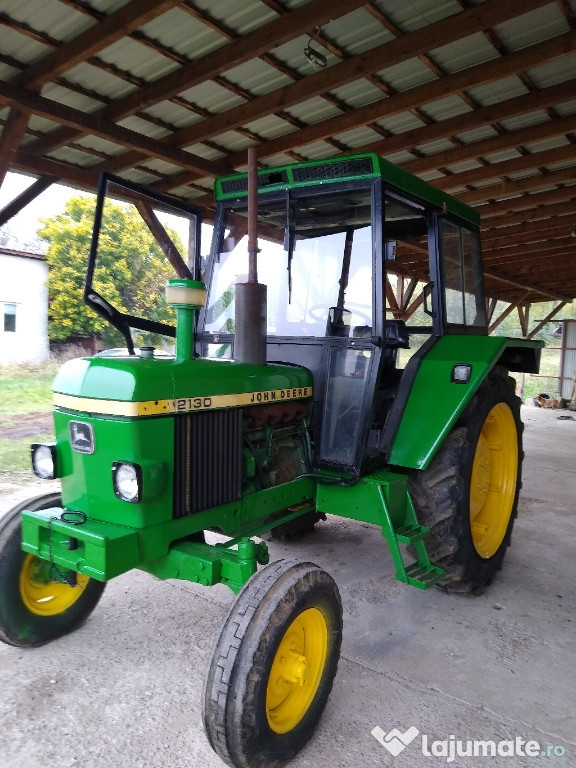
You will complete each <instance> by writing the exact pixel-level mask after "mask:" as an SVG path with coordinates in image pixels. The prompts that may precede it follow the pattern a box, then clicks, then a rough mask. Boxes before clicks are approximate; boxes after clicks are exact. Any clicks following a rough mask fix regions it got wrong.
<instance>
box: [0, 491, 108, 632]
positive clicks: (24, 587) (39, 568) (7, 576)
mask: <svg viewBox="0 0 576 768" xmlns="http://www.w3.org/2000/svg"><path fill="white" fill-rule="evenodd" d="M60 504H61V499H60V494H58V493H51V494H47V495H44V496H39V497H37V498H35V499H30V500H29V501H26V502H24V503H23V504H19V505H18V506H16V507H14V508H13V509H12V510H10V512H8V513H7V514H6V515H4V516H3V517H2V518H1V519H0V584H1V585H2V589H1V590H0V640H2V641H3V642H5V643H8V644H9V645H16V646H20V647H33V646H38V645H44V643H48V642H50V641H51V640H55V639H56V638H57V637H61V636H62V635H65V634H67V633H68V632H71V631H72V630H73V629H76V627H78V626H79V625H80V624H81V623H82V622H83V621H84V619H86V617H87V616H88V615H89V614H90V613H92V611H93V610H94V608H95V607H96V604H97V603H98V600H99V599H100V597H101V595H102V592H103V591H104V587H105V586H106V585H105V583H103V582H99V581H95V580H94V579H90V578H89V577H88V576H84V575H83V574H80V573H78V574H76V573H70V574H68V575H69V578H70V581H71V582H72V583H73V584H74V586H70V584H68V583H65V582H62V581H59V580H57V579H55V574H54V570H53V568H52V565H51V563H49V562H48V561H47V560H42V559H40V558H38V557H36V556H35V555H31V554H27V553H26V552H24V551H23V550H22V549H21V541H22V523H21V514H22V511H23V510H25V509H27V510H30V511H32V512H34V511H37V510H40V509H49V508H50V507H58V506H60Z"/></svg>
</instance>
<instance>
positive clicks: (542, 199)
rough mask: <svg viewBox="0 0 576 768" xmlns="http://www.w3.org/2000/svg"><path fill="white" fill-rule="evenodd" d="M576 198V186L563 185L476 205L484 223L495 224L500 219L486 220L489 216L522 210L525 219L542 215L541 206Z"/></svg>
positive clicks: (486, 224) (521, 214)
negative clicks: (557, 187)
mask: <svg viewBox="0 0 576 768" xmlns="http://www.w3.org/2000/svg"><path fill="white" fill-rule="evenodd" d="M575 199H576V186H570V187H562V188H560V189H552V190H546V191H545V192H534V193H533V194H530V195H522V194H518V195H517V196H516V197H509V198H508V199H507V200H499V201H498V202H497V203H493V202H486V204H485V205H478V206H476V210H477V211H478V213H479V214H480V217H481V218H482V225H483V226H484V225H485V226H493V225H494V222H495V221H498V219H494V220H490V221H488V222H487V221H486V219H488V217H492V216H499V217H500V216H501V215H502V214H504V213H508V212H509V211H520V212H521V213H520V216H522V217H524V220H526V219H529V218H530V217H531V216H532V215H538V216H539V215H540V210H541V206H547V205H550V204H552V203H559V202H561V203H569V201H573V200H575Z"/></svg>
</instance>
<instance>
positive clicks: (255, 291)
mask: <svg viewBox="0 0 576 768" xmlns="http://www.w3.org/2000/svg"><path fill="white" fill-rule="evenodd" d="M258 250H259V248H258V161H257V153H256V148H255V147H251V148H250V149H249V150H248V281H247V282H246V283H236V286H235V298H236V300H235V334H236V338H235V341H234V359H235V360H238V361H240V362H242V363H252V364H253V365H265V364H266V285H264V284H262V283H259V282H258Z"/></svg>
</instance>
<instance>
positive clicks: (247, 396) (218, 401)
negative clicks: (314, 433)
mask: <svg viewBox="0 0 576 768" xmlns="http://www.w3.org/2000/svg"><path fill="white" fill-rule="evenodd" d="M306 397H312V387H289V388H286V389H267V390H263V391H260V392H240V393H239V394H235V395H203V396H201V397H180V398H177V399H176V400H143V401H140V402H134V403H130V402H125V401H123V400H100V399H93V398H88V397H75V396H73V395H62V394H59V393H58V392H56V393H54V405H56V406H59V407H60V408H68V409H70V410H73V411H84V412H85V413H102V414H106V415H110V416H158V415H160V414H168V413H190V412H192V411H211V410H215V409H219V408H238V407H240V406H243V405H262V404H264V403H281V402H285V401H286V400H301V399H303V398H306Z"/></svg>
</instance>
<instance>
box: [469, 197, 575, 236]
mask: <svg viewBox="0 0 576 768" xmlns="http://www.w3.org/2000/svg"><path fill="white" fill-rule="evenodd" d="M523 199H524V200H525V199H526V198H523ZM481 210H482V209H480V208H478V211H481ZM564 215H569V216H572V215H576V192H575V193H574V199H573V200H566V201H565V202H560V203H551V204H550V205H546V204H543V205H539V206H537V207H534V208H531V209H530V211H529V212H526V211H519V212H517V213H510V212H508V213H504V214H503V215H502V216H492V217H490V216H485V217H484V218H483V219H482V232H486V233H487V234H486V236H487V237H492V236H493V235H494V236H498V235H500V234H501V233H502V234H503V233H504V231H505V229H506V228H507V227H508V226H524V225H525V224H526V223H527V222H528V221H530V222H534V224H535V225H541V224H542V222H543V221H544V222H546V221H547V220H548V219H550V218H552V217H553V216H559V217H563V216H564Z"/></svg>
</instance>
